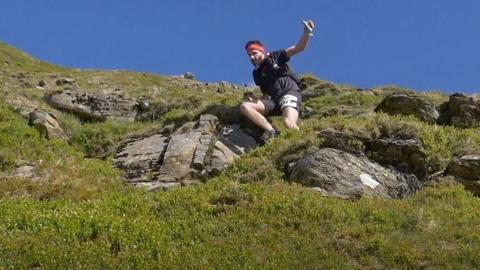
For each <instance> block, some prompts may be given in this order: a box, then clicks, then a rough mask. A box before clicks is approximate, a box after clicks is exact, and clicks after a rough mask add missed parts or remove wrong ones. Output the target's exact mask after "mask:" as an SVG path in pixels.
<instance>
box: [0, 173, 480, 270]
mask: <svg viewBox="0 0 480 270" xmlns="http://www.w3.org/2000/svg"><path fill="white" fill-rule="evenodd" d="M479 206H480V201H479V199H478V198H476V197H473V196H472V195H471V194H469V193H467V192H465V191H464V190H463V189H462V188H461V187H459V186H453V187H437V188H426V189H424V190H423V191H421V192H420V193H419V194H417V195H415V196H414V197H411V198H407V199H405V200H402V201H399V200H382V199H363V200H360V201H356V202H351V201H344V200H339V199H328V198H324V197H321V196H320V195H319V194H317V193H315V192H311V191H306V190H305V189H303V188H301V187H298V186H296V185H289V184H286V183H284V182H282V181H277V182H274V183H268V184H266V183H260V182H259V183H252V184H238V183H236V182H232V181H231V180H229V179H227V178H221V179H217V180H213V181H211V182H210V183H208V184H207V185H204V186H200V187H190V188H183V189H177V190H173V191H169V192H158V193H145V192H141V191H138V190H129V191H126V192H109V193H108V194H105V195H104V196H103V197H101V198H97V199H93V200H84V201H77V202H73V201H71V200H68V199H61V200H54V201H44V202H38V201H35V200H32V199H22V200H19V199H2V200H1V201H0V218H1V219H2V223H1V224H0V239H1V240H0V242H1V243H2V245H0V254H1V256H0V265H3V266H4V267H7V268H29V267H41V268H48V269H50V268H67V267H69V268H115V267H122V268H142V269H144V268H148V269H150V268H191V267H195V268H201V269H203V268H209V269H210V268H232V269H233V268H249V269H258V268H275V269H278V268H281V269H298V268H343V269H347V268H354V269H355V268H357V269H358V268H382V269H385V268H402V269H403V268H422V267H428V268H445V267H448V268H478V267H479V263H478V262H479V259H480V258H479V255H478V254H479V253H478V252H475V251H476V250H478V248H480V234H479V232H478V228H475V225H474V224H478V223H479V222H480V214H478V211H476V209H478V207H479Z"/></svg>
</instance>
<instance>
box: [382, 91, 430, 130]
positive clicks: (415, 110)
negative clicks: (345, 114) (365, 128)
mask: <svg viewBox="0 0 480 270" xmlns="http://www.w3.org/2000/svg"><path fill="white" fill-rule="evenodd" d="M375 112H385V113H388V114H392V115H397V114H400V115H414V116H416V117H417V118H419V119H420V120H422V121H425V122H427V123H431V124H434V123H435V122H436V121H437V118H438V117H439V113H438V111H437V109H436V108H435V105H433V103H431V102H429V101H426V100H424V99H422V98H421V97H419V96H416V95H409V94H403V93H394V94H391V95H389V96H387V97H386V98H385V99H383V101H382V102H381V103H380V104H378V106H377V107H376V108H375Z"/></svg>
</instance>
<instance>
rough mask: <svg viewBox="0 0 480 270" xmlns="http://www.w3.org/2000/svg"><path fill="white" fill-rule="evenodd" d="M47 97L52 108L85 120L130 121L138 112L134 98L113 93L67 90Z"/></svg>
mask: <svg viewBox="0 0 480 270" xmlns="http://www.w3.org/2000/svg"><path fill="white" fill-rule="evenodd" d="M47 99H48V102H49V104H50V105H52V106H53V107H54V108H57V109H59V110H63V111H67V112H70V113H73V114H75V115H77V116H79V117H81V118H82V119H86V120H95V121H104V120H106V119H114V120H120V121H128V122H132V121H134V120H135V118H136V116H137V113H138V106H137V105H138V104H137V102H136V101H135V100H132V99H125V98H123V97H121V96H115V95H93V94H88V93H82V92H77V91H71V90H67V91H62V92H59V93H56V94H53V95H50V96H49V97H47Z"/></svg>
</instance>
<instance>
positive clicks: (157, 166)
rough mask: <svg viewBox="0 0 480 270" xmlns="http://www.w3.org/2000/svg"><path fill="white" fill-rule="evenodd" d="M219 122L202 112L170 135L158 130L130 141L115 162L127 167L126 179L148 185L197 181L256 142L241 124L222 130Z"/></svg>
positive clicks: (150, 187)
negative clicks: (158, 132)
mask: <svg viewBox="0 0 480 270" xmlns="http://www.w3.org/2000/svg"><path fill="white" fill-rule="evenodd" d="M217 126H218V119H217V117H216V116H214V115H202V116H201V117H200V119H199V120H198V121H197V122H196V123H194V122H188V123H185V124H184V125H183V126H182V127H180V128H179V129H177V130H176V131H175V132H174V133H173V134H171V135H170V136H168V137H166V136H164V135H161V134H156V135H153V136H151V137H147V138H143V139H137V140H133V141H127V142H125V143H124V144H123V146H122V147H120V148H119V150H118V151H117V154H116V155H115V157H114V164H115V165H116V166H117V167H119V168H120V169H122V170H124V171H125V178H126V181H127V182H129V183H132V184H134V185H135V186H139V187H144V188H147V189H158V188H162V189H165V188H169V187H173V186H179V185H191V184H198V183H199V181H200V180H203V179H205V178H207V177H210V176H213V175H215V174H217V173H219V172H220V171H222V170H224V169H225V168H226V167H227V166H228V165H230V164H231V163H232V162H233V161H234V159H235V158H236V157H238V156H239V155H241V154H243V153H245V152H246V151H248V150H250V149H252V148H254V147H255V146H256V141H255V139H254V138H253V137H251V136H249V135H248V134H247V133H245V132H243V131H242V130H241V129H240V127H239V126H238V125H232V126H226V127H224V128H223V129H221V131H222V132H221V133H220V134H217V130H218V128H217Z"/></svg>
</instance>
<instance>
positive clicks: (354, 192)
mask: <svg viewBox="0 0 480 270" xmlns="http://www.w3.org/2000/svg"><path fill="white" fill-rule="evenodd" d="M287 177H288V179H289V180H291V181H295V182H299V183H301V184H303V185H305V186H308V187H312V188H313V189H314V190H317V191H319V192H321V193H322V194H323V195H325V196H331V197H339V198H346V199H358V198H361V197H363V196H378V197H383V198H403V197H405V196H407V195H409V194H411V193H412V192H414V191H416V190H417V189H418V188H419V182H418V181H417V178H416V177H415V176H414V175H408V174H403V173H400V172H397V171H395V170H392V169H388V168H385V167H382V166H381V165H380V164H378V163H376V162H373V161H370V160H369V159H368V158H367V157H366V156H364V155H353V154H350V153H347V152H344V151H342V150H338V149H333V148H322V149H319V150H317V151H315V152H313V153H312V154H309V155H307V156H305V157H304V158H302V159H300V160H298V161H296V162H294V163H292V164H290V166H289V170H288V173H287Z"/></svg>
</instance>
